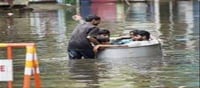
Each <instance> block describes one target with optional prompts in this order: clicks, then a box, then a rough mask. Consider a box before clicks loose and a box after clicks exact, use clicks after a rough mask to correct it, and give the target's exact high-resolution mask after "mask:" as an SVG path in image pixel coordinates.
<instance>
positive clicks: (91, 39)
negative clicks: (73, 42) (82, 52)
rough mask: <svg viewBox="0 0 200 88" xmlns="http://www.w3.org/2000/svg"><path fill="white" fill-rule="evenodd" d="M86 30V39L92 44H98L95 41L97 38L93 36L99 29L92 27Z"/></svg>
mask: <svg viewBox="0 0 200 88" xmlns="http://www.w3.org/2000/svg"><path fill="white" fill-rule="evenodd" d="M88 31H89V33H88V35H87V38H88V40H89V41H90V42H92V43H93V44H95V45H98V44H100V43H99V42H98V41H97V39H96V38H95V37H96V36H97V33H98V31H99V28H97V27H93V28H90V29H89V30H88Z"/></svg>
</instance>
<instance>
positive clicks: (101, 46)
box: [93, 44, 128, 53]
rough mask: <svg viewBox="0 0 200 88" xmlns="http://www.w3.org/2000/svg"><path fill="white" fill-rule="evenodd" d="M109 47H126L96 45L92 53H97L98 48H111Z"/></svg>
mask: <svg viewBox="0 0 200 88" xmlns="http://www.w3.org/2000/svg"><path fill="white" fill-rule="evenodd" d="M111 47H128V46H127V45H101V44H100V45H96V46H94V49H93V50H94V52H95V53H97V52H98V50H99V48H111Z"/></svg>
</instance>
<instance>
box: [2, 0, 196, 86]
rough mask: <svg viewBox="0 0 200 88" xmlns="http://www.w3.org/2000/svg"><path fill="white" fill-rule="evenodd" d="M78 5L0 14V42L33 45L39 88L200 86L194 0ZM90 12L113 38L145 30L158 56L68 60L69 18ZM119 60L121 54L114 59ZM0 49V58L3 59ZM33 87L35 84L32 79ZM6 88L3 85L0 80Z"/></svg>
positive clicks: (17, 55) (18, 74)
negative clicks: (160, 53)
mask: <svg viewBox="0 0 200 88" xmlns="http://www.w3.org/2000/svg"><path fill="white" fill-rule="evenodd" d="M158 1H159V0H155V1H154V0H152V1H148V2H133V3H130V6H127V5H125V4H123V3H91V4H89V3H88V2H81V3H83V4H82V5H80V7H81V9H80V10H78V9H77V8H67V9H66V8H65V9H61V8H60V9H56V10H33V11H14V15H13V16H11V17H9V16H7V15H6V14H7V12H8V11H1V12H0V42H1V43H21V42H25V43H29V42H33V43H36V45H37V55H38V59H39V65H40V76H41V80H42V87H43V88H199V1H198V0H180V1H178V0H176V1H175V0H172V1H170V0H168V1H164V2H158ZM77 13H80V14H82V15H83V17H84V16H86V15H87V14H88V13H95V14H97V15H99V16H101V17H102V20H103V22H102V24H101V25H100V27H103V28H108V29H110V30H111V33H112V35H111V36H112V37H115V36H120V35H123V34H126V33H128V31H129V29H130V28H137V29H145V30H148V31H149V32H151V34H152V35H154V36H156V37H158V38H159V39H160V40H161V42H162V47H163V49H162V50H163V56H161V57H160V56H153V57H138V58H121V59H92V60H85V59H81V60H69V59H68V56H67V44H68V40H69V37H70V34H71V32H72V30H73V28H74V27H75V25H76V24H77V22H75V21H73V20H72V19H71V16H72V15H74V14H77ZM13 53H14V57H13V59H14V61H13V63H14V81H13V86H14V88H22V84H23V72H24V60H25V53H26V52H25V50H24V49H19V48H17V49H14V51H13ZM119 57H120V56H119ZM5 58H6V53H5V49H4V48H0V59H5ZM32 82H33V83H32V86H34V81H32ZM0 88H6V82H0Z"/></svg>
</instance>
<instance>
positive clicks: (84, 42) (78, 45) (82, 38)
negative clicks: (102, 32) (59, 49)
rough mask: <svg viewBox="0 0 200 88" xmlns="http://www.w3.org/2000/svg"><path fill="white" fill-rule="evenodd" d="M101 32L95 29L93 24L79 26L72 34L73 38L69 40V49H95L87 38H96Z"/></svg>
mask: <svg viewBox="0 0 200 88" xmlns="http://www.w3.org/2000/svg"><path fill="white" fill-rule="evenodd" d="M98 31H99V28H98V27H95V26H94V25H92V24H91V23H87V22H86V23H83V24H79V25H77V27H76V28H75V29H74V31H73V32H72V35H71V38H70V40H69V44H68V49H77V50H84V49H93V47H92V45H91V43H90V41H89V40H88V39H87V36H91V37H95V36H96V35H97V33H98Z"/></svg>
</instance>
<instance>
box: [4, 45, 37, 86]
mask: <svg viewBox="0 0 200 88" xmlns="http://www.w3.org/2000/svg"><path fill="white" fill-rule="evenodd" d="M0 48H7V59H9V60H12V59H13V52H12V50H13V48H26V59H25V68H24V81H23V88H30V87H31V78H32V77H33V78H34V79H35V88H41V79H40V71H39V62H38V59H37V54H36V45H35V44H34V43H0ZM0 80H1V78H0ZM8 88H13V83H12V80H10V81H8Z"/></svg>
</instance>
